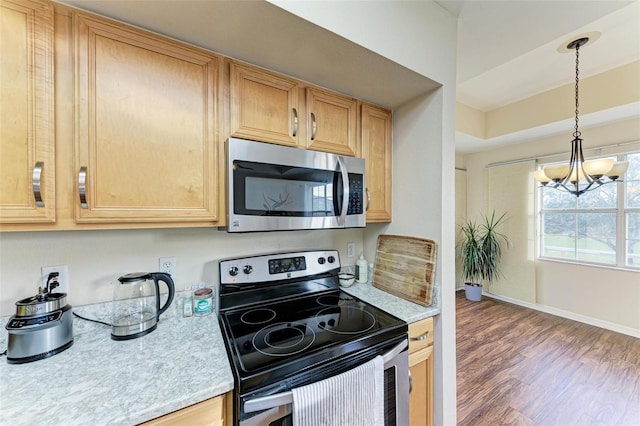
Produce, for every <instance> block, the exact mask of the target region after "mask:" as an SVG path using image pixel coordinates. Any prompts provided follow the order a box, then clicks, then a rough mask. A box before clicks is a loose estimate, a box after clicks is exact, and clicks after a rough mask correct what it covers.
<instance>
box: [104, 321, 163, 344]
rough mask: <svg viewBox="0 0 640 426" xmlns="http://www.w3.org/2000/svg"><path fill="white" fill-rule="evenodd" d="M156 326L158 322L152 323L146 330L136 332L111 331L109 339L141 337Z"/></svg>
mask: <svg viewBox="0 0 640 426" xmlns="http://www.w3.org/2000/svg"><path fill="white" fill-rule="evenodd" d="M156 327H158V324H157V323H156V324H154V325H153V326H152V327H150V328H147V329H146V330H143V331H139V332H137V333H133V334H113V332H112V333H111V340H131V339H136V338H138V337H142V336H144V335H147V334H149V333H151V332H152V331H153V330H155V329H156Z"/></svg>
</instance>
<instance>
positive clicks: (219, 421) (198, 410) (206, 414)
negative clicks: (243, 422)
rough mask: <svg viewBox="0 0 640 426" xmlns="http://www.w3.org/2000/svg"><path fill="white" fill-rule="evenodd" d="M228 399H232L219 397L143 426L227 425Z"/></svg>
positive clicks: (226, 396) (225, 396)
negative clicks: (225, 409)
mask: <svg viewBox="0 0 640 426" xmlns="http://www.w3.org/2000/svg"><path fill="white" fill-rule="evenodd" d="M228 398H230V396H229V395H228V394H227V395H221V396H217V397H215V398H211V399H208V400H206V401H202V402H199V403H197V404H194V405H191V406H189V407H186V408H183V409H182V410H178V411H174V412H173V413H169V414H166V415H164V416H162V417H158V418H157V419H153V420H150V421H148V422H145V423H142V425H141V426H179V425H211V426H223V425H224V424H225V412H224V406H225V399H228ZM232 423H233V422H232V421H231V420H229V421H228V423H227V424H232Z"/></svg>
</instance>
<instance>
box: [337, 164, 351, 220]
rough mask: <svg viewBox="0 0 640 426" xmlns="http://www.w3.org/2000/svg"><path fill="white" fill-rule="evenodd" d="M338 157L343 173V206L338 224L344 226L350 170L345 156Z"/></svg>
mask: <svg viewBox="0 0 640 426" xmlns="http://www.w3.org/2000/svg"><path fill="white" fill-rule="evenodd" d="M337 158H338V167H340V174H341V175H342V208H341V209H340V217H339V218H338V225H340V226H344V224H345V223H346V221H347V210H348V208H349V172H348V171H347V166H346V165H345V164H344V158H343V157H342V156H340V155H339V156H338V157H337Z"/></svg>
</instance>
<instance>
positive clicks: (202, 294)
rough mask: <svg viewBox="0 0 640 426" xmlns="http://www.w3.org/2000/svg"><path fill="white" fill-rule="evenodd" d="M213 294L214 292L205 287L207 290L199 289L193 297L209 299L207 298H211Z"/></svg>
mask: <svg viewBox="0 0 640 426" xmlns="http://www.w3.org/2000/svg"><path fill="white" fill-rule="evenodd" d="M211 293H213V290H212V289H210V288H207V287H205V288H199V289H197V290H196V291H194V292H193V295H194V296H195V297H207V296H210V295H211Z"/></svg>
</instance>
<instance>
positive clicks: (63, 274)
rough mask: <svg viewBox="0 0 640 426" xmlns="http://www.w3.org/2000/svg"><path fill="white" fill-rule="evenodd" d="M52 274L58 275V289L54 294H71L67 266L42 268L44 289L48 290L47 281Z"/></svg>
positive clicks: (41, 274)
mask: <svg viewBox="0 0 640 426" xmlns="http://www.w3.org/2000/svg"><path fill="white" fill-rule="evenodd" d="M52 272H57V273H58V284H60V285H59V286H58V287H56V288H54V289H53V291H52V293H67V294H69V268H68V267H67V265H60V266H43V267H41V268H40V276H41V277H42V284H41V287H42V288H46V286H47V279H48V278H49V274H50V273H52Z"/></svg>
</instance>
